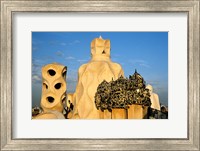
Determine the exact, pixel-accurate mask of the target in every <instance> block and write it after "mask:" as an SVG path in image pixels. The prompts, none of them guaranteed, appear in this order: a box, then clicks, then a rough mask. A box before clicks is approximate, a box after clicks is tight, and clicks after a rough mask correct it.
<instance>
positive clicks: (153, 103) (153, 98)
mask: <svg viewBox="0 0 200 151" xmlns="http://www.w3.org/2000/svg"><path fill="white" fill-rule="evenodd" d="M146 88H147V89H149V93H150V99H151V108H152V109H154V110H158V111H160V101H159V97H158V95H157V94H156V93H153V87H152V86H151V85H147V86H146Z"/></svg>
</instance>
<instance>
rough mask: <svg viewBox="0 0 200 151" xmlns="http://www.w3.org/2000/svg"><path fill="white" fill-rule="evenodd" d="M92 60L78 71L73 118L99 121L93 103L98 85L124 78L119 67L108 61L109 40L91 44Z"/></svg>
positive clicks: (100, 40) (98, 40) (96, 40)
mask: <svg viewBox="0 0 200 151" xmlns="http://www.w3.org/2000/svg"><path fill="white" fill-rule="evenodd" d="M91 57H92V59H91V60H90V61H89V62H88V63H87V64H83V65H82V66H81V67H80V68H79V70H78V83H77V87H76V92H75V97H74V99H75V104H76V106H75V110H74V114H73V118H81V119H83V118H84V119H99V118H100V117H99V114H100V113H99V111H98V110H97V108H96V106H95V103H94V96H95V93H96V91H97V87H98V85H99V84H100V83H101V82H102V81H103V80H106V81H111V80H112V79H113V80H116V79H118V78H119V77H120V76H121V75H122V76H124V72H123V69H122V67H121V65H119V64H117V63H114V62H112V61H111V59H110V40H104V39H102V38H101V37H100V38H95V39H94V40H93V41H92V43H91Z"/></svg>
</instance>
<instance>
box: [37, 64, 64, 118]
mask: <svg viewBox="0 0 200 151" xmlns="http://www.w3.org/2000/svg"><path fill="white" fill-rule="evenodd" d="M66 72H67V67H65V66H63V65H61V64H58V63H52V64H48V65H46V66H44V67H43V68H42V97H41V107H42V109H43V113H41V114H39V115H38V116H36V117H35V118H36V119H57V118H59V119H62V118H63V119H64V116H63V114H62V112H63V109H64V105H63V104H64V103H65V101H66V90H67V85H66Z"/></svg>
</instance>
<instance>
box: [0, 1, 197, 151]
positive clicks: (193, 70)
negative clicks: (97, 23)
mask: <svg viewBox="0 0 200 151" xmlns="http://www.w3.org/2000/svg"><path fill="white" fill-rule="evenodd" d="M0 1H1V65H0V67H1V72H0V73H1V74H0V79H1V87H0V90H1V95H0V96H1V111H0V114H1V123H0V125H1V127H0V128H1V134H0V135H1V137H0V139H1V150H200V147H199V144H200V140H199V133H200V132H199V124H200V123H199V109H200V106H199V67H200V66H199V65H200V64H199V0H167V1H166V0H160V1H156V0H146V1H138V0H126V1H122V0H114V1H110V0H108V1H103V0H100V1H99V0H94V1H92V0H84V1H80V0H76V1H73V0H63V1H60V0H49V1H46V0H40V1H35V0H24V1H23V0H18V1H16V0H0ZM15 12H154V13H157V12H158V13H164V12H177V13H179V12H187V15H188V138H187V139H17V140H16V139H13V138H12V121H11V119H12V98H13V95H12V94H13V90H12V82H13V81H12V70H13V69H12V55H13V52H12V15H13V14H14V13H15Z"/></svg>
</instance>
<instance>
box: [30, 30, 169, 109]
mask: <svg viewBox="0 0 200 151" xmlns="http://www.w3.org/2000/svg"><path fill="white" fill-rule="evenodd" d="M100 35H101V36H102V37H103V39H110V41H111V60H112V61H113V62H117V63H119V64H121V66H122V68H123V70H124V73H125V76H126V77H128V76H129V75H132V74H133V73H134V71H135V69H137V71H138V73H140V74H141V75H142V76H143V78H144V80H145V81H146V83H147V84H151V85H152V86H153V88H154V92H155V93H157V94H158V95H159V98H160V102H161V103H162V104H165V105H168V32H32V105H33V106H40V99H41V89H42V83H41V78H42V77H41V68H42V66H44V65H46V64H49V63H53V62H57V63H60V64H63V65H65V66H67V68H68V70H67V92H69V93H70V92H74V91H75V87H76V82H77V71H78V68H79V67H80V66H81V65H82V64H83V63H87V62H88V61H89V60H90V43H91V41H92V40H93V39H94V38H97V37H99V36H100Z"/></svg>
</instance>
